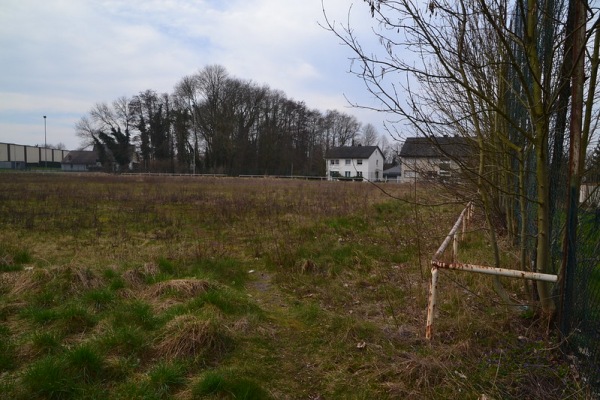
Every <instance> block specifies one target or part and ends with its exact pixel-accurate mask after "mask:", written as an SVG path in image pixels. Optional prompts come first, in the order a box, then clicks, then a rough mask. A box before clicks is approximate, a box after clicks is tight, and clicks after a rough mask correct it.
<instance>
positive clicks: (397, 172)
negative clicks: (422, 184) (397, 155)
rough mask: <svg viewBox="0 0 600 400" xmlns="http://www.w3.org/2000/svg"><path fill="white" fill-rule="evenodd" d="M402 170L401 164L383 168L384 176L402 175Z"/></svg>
mask: <svg viewBox="0 0 600 400" xmlns="http://www.w3.org/2000/svg"><path fill="white" fill-rule="evenodd" d="M401 175H402V170H401V168H400V166H399V165H395V166H393V167H391V168H388V169H384V170H383V176H401Z"/></svg>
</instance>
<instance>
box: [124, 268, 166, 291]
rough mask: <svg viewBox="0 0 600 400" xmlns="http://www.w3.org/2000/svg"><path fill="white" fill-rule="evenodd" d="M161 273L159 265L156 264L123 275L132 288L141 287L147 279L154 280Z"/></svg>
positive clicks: (131, 270)
mask: <svg viewBox="0 0 600 400" xmlns="http://www.w3.org/2000/svg"><path fill="white" fill-rule="evenodd" d="M159 273H160V269H159V268H158V265H156V264H154V263H146V264H144V266H143V267H141V268H134V269H130V270H128V271H126V272H125V273H123V279H124V280H125V282H127V283H128V284H129V285H130V286H140V285H142V284H144V283H145V282H146V280H147V279H151V278H154V277H155V276H156V275H158V274H159Z"/></svg>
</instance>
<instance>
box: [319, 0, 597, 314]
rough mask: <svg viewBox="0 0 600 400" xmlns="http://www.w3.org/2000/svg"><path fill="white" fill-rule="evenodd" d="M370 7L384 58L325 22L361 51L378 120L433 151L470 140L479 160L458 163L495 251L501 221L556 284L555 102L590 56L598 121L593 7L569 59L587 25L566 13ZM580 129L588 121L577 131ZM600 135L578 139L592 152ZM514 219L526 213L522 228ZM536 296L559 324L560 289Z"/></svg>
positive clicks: (502, 6) (548, 5)
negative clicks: (575, 62)
mask: <svg viewBox="0 0 600 400" xmlns="http://www.w3.org/2000/svg"><path fill="white" fill-rule="evenodd" d="M366 3H367V5H368V6H369V11H370V12H371V14H372V16H373V17H374V18H375V19H376V20H377V21H378V23H379V25H378V27H379V29H374V32H375V34H376V35H377V39H378V40H379V43H381V44H382V48H381V49H365V48H363V47H362V45H361V42H360V41H359V38H358V37H357V36H356V34H355V31H354V30H353V29H352V28H351V27H350V26H349V25H348V24H347V25H339V24H337V23H335V22H334V21H330V20H326V23H327V27H328V28H329V29H330V30H331V31H332V32H333V33H335V34H336V35H337V36H338V37H339V38H340V39H341V40H342V41H343V42H344V43H345V44H346V45H347V46H348V47H349V48H351V49H352V50H353V51H354V54H355V56H356V57H354V59H353V64H352V70H353V71H354V73H355V74H356V75H357V76H358V77H359V78H361V79H362V80H363V81H364V82H365V84H366V88H367V90H368V91H369V92H370V93H372V94H373V95H374V96H375V97H376V98H377V99H379V101H380V104H381V107H380V110H381V111H387V112H390V113H393V114H395V115H397V116H399V117H400V120H402V121H405V122H407V123H408V124H410V126H411V128H412V129H413V130H414V131H415V132H417V133H418V134H420V135H423V136H425V137H429V138H432V139H434V138H435V137H436V136H438V135H441V134H446V135H460V136H463V137H465V138H468V139H469V140H470V141H471V143H472V146H473V149H474V152H475V153H474V154H476V156H477V157H476V158H475V159H474V160H473V162H472V163H470V164H469V163H464V162H462V161H461V160H457V161H459V162H461V164H462V167H463V170H465V171H466V172H467V175H466V176H467V178H468V179H469V180H470V181H471V182H472V183H473V184H474V185H475V188H476V189H477V190H476V191H475V190H474V191H473V192H472V193H475V192H477V193H478V194H479V196H480V201H481V203H482V205H483V206H484V208H485V210H486V216H487V218H488V222H489V224H488V226H489V227H490V242H491V243H492V244H495V243H496V238H495V231H494V229H493V228H494V223H493V222H494V221H496V220H497V218H495V215H500V216H501V215H507V216H509V217H507V223H508V224H509V225H510V226H509V231H510V232H512V233H513V234H515V236H516V238H517V240H519V241H520V242H521V243H526V242H529V241H531V238H535V245H534V251H533V252H531V253H530V254H529V257H530V258H531V260H532V261H533V262H534V263H535V270H537V271H538V272H546V273H553V272H555V271H556V263H553V262H552V260H551V258H550V241H551V235H552V232H553V231H552V225H551V216H552V214H551V210H552V206H551V205H552V204H553V203H554V204H556V199H555V198H553V197H552V193H551V191H550V186H551V181H552V179H551V178H552V176H551V173H550V171H551V170H552V168H555V169H558V170H560V169H561V167H560V166H561V165H563V166H564V164H560V163H561V158H560V157H557V156H556V157H552V155H551V153H550V152H549V149H550V145H551V144H554V145H557V146H559V148H560V146H561V145H562V144H563V143H564V127H562V126H561V124H560V123H557V121H558V120H559V117H560V116H561V113H564V112H565V105H564V104H565V103H564V102H563V103H560V102H558V101H557V99H559V98H560V97H561V96H560V93H561V92H562V91H563V89H564V87H565V85H568V84H570V83H571V82H572V81H573V82H574V81H576V78H575V71H576V70H575V69H574V68H572V67H569V66H570V65H572V63H571V60H570V58H569V57H570V56H568V55H570V54H574V55H583V54H584V52H583V50H582V49H589V50H590V51H589V53H588V52H586V53H585V54H587V55H588V58H587V66H588V74H587V75H589V76H590V77H591V78H592V79H589V80H588V81H587V82H586V83H585V89H586V99H587V101H586V102H582V103H584V106H585V107H586V112H584V113H583V114H584V115H585V117H584V121H587V117H589V116H590V115H591V113H592V108H593V99H594V98H595V87H596V80H597V68H598V56H597V53H596V52H597V49H598V42H597V41H594V40H593V39H594V38H595V37H596V35H598V27H597V20H596V21H594V19H595V18H597V16H596V10H592V9H591V8H589V7H587V10H588V23H587V27H588V30H587V33H586V35H585V36H582V37H583V39H584V40H585V41H586V42H585V44H584V45H583V46H581V47H579V50H574V51H573V52H572V51H571V48H572V47H573V45H572V41H571V40H570V38H571V37H572V34H573V32H574V30H575V28H576V27H577V26H579V27H582V26H584V25H586V23H585V22H583V23H582V22H579V24H578V25H576V24H574V23H572V19H571V18H572V17H570V15H571V14H570V13H568V10H569V8H568V7H565V6H564V5H563V4H562V3H557V2H542V1H537V0H527V1H525V0H515V1H508V0H500V1H495V2H489V1H484V0H460V1H444V0H441V1H431V2H428V3H422V2H418V1H412V0H397V1H380V0H366ZM575 3H577V1H575V0H572V1H571V4H575ZM584 8H585V7H584ZM326 18H327V17H326ZM590 21H591V22H590ZM561 70H562V71H567V72H568V73H567V74H566V75H565V74H561V73H560V71H561ZM566 100H567V103H568V98H567V99H566ZM581 118H582V117H581V114H580V116H579V117H577V118H576V119H579V121H581ZM572 124H573V120H572ZM579 125H580V126H581V124H579ZM593 125H594V124H589V123H588V124H587V125H585V124H584V125H583V127H582V128H580V130H582V131H583V143H582V145H583V147H584V148H585V147H586V145H587V143H589V137H590V136H591V132H590V129H591V127H592V126H593ZM561 135H562V136H561ZM434 142H435V141H434ZM578 154H581V153H580V151H578ZM526 187H529V189H528V190H525V189H526ZM531 193H533V196H534V197H532V194H531ZM516 205H518V206H516ZM529 209H534V210H535V224H534V226H535V231H527V230H526V229H525V226H526V225H528V224H527V222H526V221H525V218H526V217H527V215H528V212H527V210H529ZM514 210H519V213H520V216H519V218H515V217H514ZM494 248H495V256H496V264H498V263H499V256H498V250H497V247H494ZM521 260H522V267H523V268H526V267H528V266H529V262H527V260H526V258H525V257H522V259H521ZM537 292H538V294H539V297H540V299H541V305H542V307H543V310H544V311H545V312H546V313H547V314H552V312H553V310H554V308H555V305H554V301H553V299H552V296H551V288H550V287H549V286H548V285H547V284H544V283H540V284H538V285H537Z"/></svg>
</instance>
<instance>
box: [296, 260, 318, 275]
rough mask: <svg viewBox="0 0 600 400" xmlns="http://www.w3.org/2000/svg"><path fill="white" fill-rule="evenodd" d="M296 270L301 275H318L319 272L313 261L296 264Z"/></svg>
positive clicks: (302, 261)
mask: <svg viewBox="0 0 600 400" xmlns="http://www.w3.org/2000/svg"><path fill="white" fill-rule="evenodd" d="M296 268H297V269H298V271H299V272H300V273H301V274H319V273H320V272H321V270H320V269H319V266H318V265H317V264H316V263H315V262H314V261H313V260H307V259H305V260H301V261H300V262H299V263H297V264H296Z"/></svg>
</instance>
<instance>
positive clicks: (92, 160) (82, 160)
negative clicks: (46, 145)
mask: <svg viewBox="0 0 600 400" xmlns="http://www.w3.org/2000/svg"><path fill="white" fill-rule="evenodd" d="M60 167H61V169H62V170H63V171H78V172H86V171H99V170H101V169H102V163H100V158H99V156H98V152H97V151H95V150H91V151H89V150H78V151H70V152H69V153H68V154H67V155H66V156H65V158H63V160H62V162H61V163H60Z"/></svg>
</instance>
